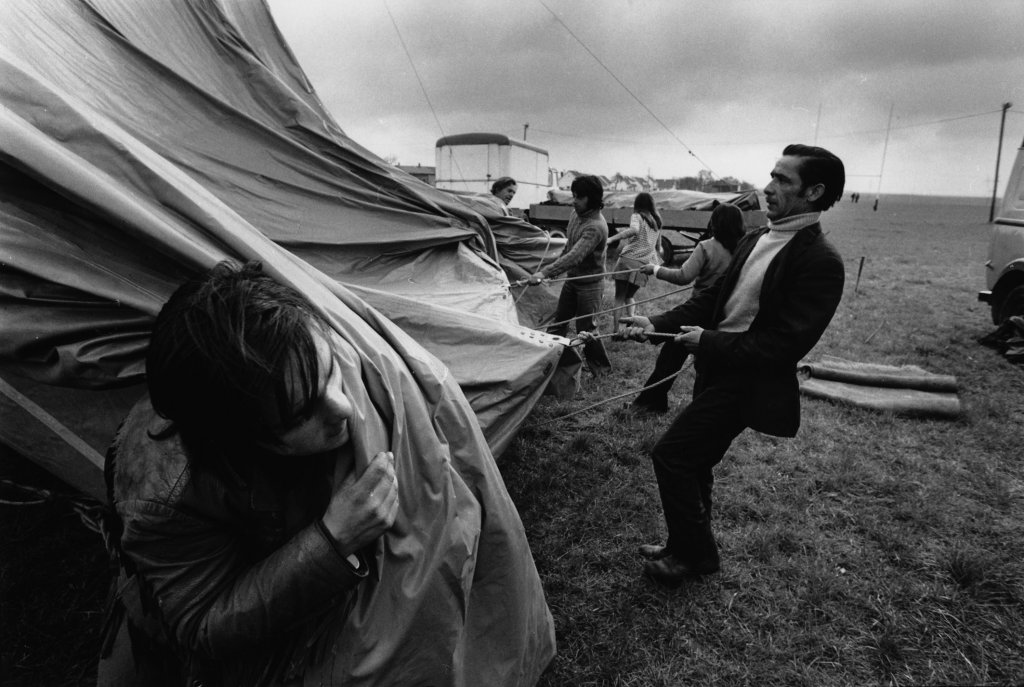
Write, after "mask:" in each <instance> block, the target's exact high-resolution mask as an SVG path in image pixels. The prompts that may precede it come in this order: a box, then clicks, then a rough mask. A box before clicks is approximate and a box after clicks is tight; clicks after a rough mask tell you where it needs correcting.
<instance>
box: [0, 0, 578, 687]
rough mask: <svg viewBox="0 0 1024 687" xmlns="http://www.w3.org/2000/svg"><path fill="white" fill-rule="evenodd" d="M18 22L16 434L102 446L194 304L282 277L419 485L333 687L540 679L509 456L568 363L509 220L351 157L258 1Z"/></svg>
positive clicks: (328, 666) (361, 152)
mask: <svg viewBox="0 0 1024 687" xmlns="http://www.w3.org/2000/svg"><path fill="white" fill-rule="evenodd" d="M0 16H2V20H0V333H2V338H0V373H2V376H3V377H4V379H5V380H7V381H9V382H10V383H11V385H13V386H14V387H17V389H15V390H13V391H12V390H10V389H9V388H8V387H7V386H4V387H3V388H2V389H0V391H3V392H4V394H3V396H2V397H0V402H2V403H7V404H8V405H5V406H3V407H2V408H0V409H2V410H3V411H4V412H3V413H2V415H0V440H4V441H12V442H14V443H16V444H17V445H18V446H19V448H21V449H22V450H25V446H28V448H29V449H32V448H38V446H39V445H41V444H33V443H32V441H31V437H30V433H31V431H32V429H33V425H32V424H31V422H35V421H39V422H41V423H42V424H46V422H43V420H45V418H46V413H47V412H50V413H52V414H53V416H54V417H56V419H57V420H58V424H57V425H54V424H52V423H50V424H49V425H48V426H50V427H51V428H52V429H54V433H58V430H59V429H60V424H59V423H63V425H64V427H67V426H70V427H71V428H72V429H73V430H76V431H77V430H78V429H79V425H81V430H82V434H83V435H87V436H88V437H90V438H91V439H90V440H91V442H92V443H93V445H94V447H95V448H96V449H98V450H103V443H104V442H105V439H104V437H110V436H112V434H113V431H114V429H115V427H116V423H117V421H118V420H119V419H120V416H121V414H122V413H123V412H124V410H125V409H126V405H125V404H126V403H130V402H131V400H132V399H133V398H135V397H136V395H137V394H133V393H128V394H125V393H124V391H125V389H124V387H126V386H128V385H132V384H134V385H136V387H135V388H138V385H139V382H140V380H141V375H142V373H143V354H144V351H145V348H146V343H147V332H148V330H149V327H150V324H151V322H152V318H153V317H154V315H155V314H156V313H157V311H158V310H159V308H160V306H161V305H162V303H163V302H164V301H165V300H166V299H167V297H168V296H169V295H170V293H171V292H172V290H173V289H174V288H175V287H176V286H177V285H178V284H179V283H181V282H182V281H183V280H184V279H185V278H186V277H188V276H190V275H193V274H195V273H197V272H198V271H200V270H204V269H206V268H209V267H211V266H213V265H214V264H216V263H217V262H218V261H220V260H223V259H226V258H231V259H235V260H249V259H257V260H260V261H262V262H263V264H264V266H265V269H266V270H267V271H268V272H270V273H271V274H272V275H274V276H275V277H277V278H278V279H280V280H281V281H282V282H285V283H287V284H290V285H292V286H294V287H295V288H297V289H299V290H300V291H302V292H303V293H304V294H306V295H307V296H308V297H309V298H310V300H311V301H312V302H313V303H315V304H316V305H317V306H318V307H320V308H321V309H322V310H323V311H324V312H325V314H326V315H327V316H328V318H329V319H330V321H331V322H332V324H333V326H334V327H335V329H336V330H337V331H338V333H339V334H340V335H341V337H342V338H343V339H344V340H345V341H346V342H347V343H348V344H349V346H350V347H351V352H350V353H349V354H347V355H348V362H349V365H348V367H346V374H350V375H352V380H351V382H350V383H349V384H347V385H346V386H347V388H350V389H351V388H358V390H359V391H358V393H356V394H355V396H354V397H353V400H354V403H355V404H356V406H357V407H358V408H359V409H360V415H361V416H362V417H363V422H361V423H360V425H359V427H358V428H354V439H353V440H354V444H355V447H356V451H357V454H359V458H357V460H361V461H366V460H368V457H369V456H372V455H373V453H374V452H376V451H379V450H392V451H393V452H394V454H395V460H396V466H397V470H398V473H399V477H400V484H401V485H403V486H402V492H401V499H402V500H401V503H402V513H401V515H400V518H399V523H400V526H398V525H396V528H394V531H393V532H389V533H388V534H386V535H385V537H384V539H385V541H384V543H383V544H382V551H383V553H382V554H381V556H382V558H381V559H380V561H379V564H380V565H381V566H384V567H386V568H387V574H386V575H383V576H380V577H379V579H374V580H369V581H367V583H365V585H364V586H362V587H361V588H360V592H359V596H358V601H357V608H356V609H355V610H353V612H352V613H351V615H350V616H349V617H348V618H347V619H346V622H345V624H344V626H343V627H342V628H341V629H340V632H341V635H340V636H339V641H338V644H337V646H338V651H339V653H338V655H337V656H336V657H334V659H333V661H332V662H328V663H325V664H324V665H318V666H316V667H315V669H314V670H312V671H311V673H310V674H309V675H308V676H307V678H308V680H311V681H313V682H315V683H316V684H346V685H348V684H359V685H374V684H398V683H405V682H408V681H409V680H411V679H414V678H413V676H415V679H416V680H422V681H425V683H429V684H436V685H485V684H486V685H527V684H533V683H534V682H535V681H536V679H537V677H538V676H539V674H540V672H541V671H542V670H543V668H544V666H545V665H546V664H547V663H548V661H549V660H550V658H551V656H552V655H553V652H554V633H553V628H552V624H551V617H550V614H549V613H548V610H547V606H546V604H545V602H544V598H543V593H542V591H541V588H540V580H539V578H538V576H537V572H536V570H535V569H534V566H533V560H532V557H531V555H530V551H529V547H528V545H527V542H526V538H525V533H524V531H523V527H522V524H521V523H520V521H519V517H518V514H517V513H516V509H515V507H514V505H513V504H512V502H511V500H510V499H509V496H508V494H507V492H506V491H505V487H504V484H503V482H502V479H501V476H500V474H499V473H498V470H497V468H496V466H495V463H494V460H493V458H492V452H491V447H494V448H496V449H500V448H501V447H502V446H504V445H505V444H506V443H507V441H508V440H509V439H510V438H511V436H512V435H513V434H514V432H515V431H516V429H517V428H518V426H519V424H520V423H521V422H522V420H523V418H524V417H525V416H526V414H527V413H528V412H529V410H530V409H531V407H532V406H533V404H534V403H535V402H536V399H537V398H538V396H539V395H540V393H541V391H542V388H543V385H544V383H545V382H546V380H547V379H548V377H549V376H550V374H551V373H552V372H553V370H554V364H555V362H556V361H557V359H558V356H559V354H560V353H561V349H562V346H561V345H560V344H559V343H558V340H556V339H555V338H554V337H550V336H547V335H544V334H541V333H539V332H534V331H532V330H528V329H524V328H522V327H520V326H518V324H517V322H516V316H515V310H514V307H513V304H512V297H511V296H510V294H509V291H508V282H507V279H506V277H505V275H504V273H503V272H502V270H501V269H500V267H499V265H498V253H497V250H496V246H495V241H494V238H493V235H492V233H491V230H490V227H489V225H488V223H487V222H486V220H485V219H484V217H483V216H482V215H481V214H480V213H478V212H476V211H474V210H473V209H472V208H471V207H469V206H468V205H467V204H466V203H465V202H463V201H462V200H460V199H458V198H456V197H453V196H450V195H448V194H445V193H444V192H441V191H438V190H436V189H434V188H432V187H430V186H427V185H424V184H422V183H420V182H418V181H416V180H415V179H413V178H412V177H411V176H408V175H405V174H403V173H402V172H400V171H399V170H397V169H395V168H393V167H391V166H389V165H387V164H385V163H384V162H382V161H381V160H380V159H378V158H377V157H376V156H374V155H373V154H372V153H370V152H368V151H366V150H365V149H363V148H362V147H360V146H359V145H358V144H356V143H354V142H353V141H351V140H350V139H348V137H347V136H345V134H344V132H343V131H342V130H341V128H340V127H339V126H338V125H337V124H336V123H335V122H334V121H333V120H332V118H331V116H330V115H329V114H328V113H327V112H326V111H325V110H324V109H323V107H322V106H321V104H320V102H319V100H318V99H317V97H316V95H315V93H314V92H313V90H312V89H311V88H310V86H309V84H308V83H307V82H306V79H305V77H304V76H303V74H302V71H301V69H300V68H299V66H298V64H296V62H295V60H294V58H293V57H292V55H291V53H290V52H289V50H288V48H287V46H285V44H284V42H283V41H282V39H281V36H280V35H279V34H278V32H277V29H276V27H275V26H274V24H273V21H272V19H271V17H270V14H269V11H268V9H267V7H266V5H265V4H264V3H263V2H260V1H259V0H159V1H157V0H147V1H145V2H142V1H137V0H45V1H39V0H0ZM353 97H358V96H357V95H354V96H353ZM55 385H64V386H66V387H77V388H76V389H74V390H73V391H74V393H71V392H68V394H63V393H62V387H60V386H55ZM118 387H120V388H118ZM83 388H84V389H94V390H96V391H93V392H83V391H81V389H83ZM104 389H107V390H108V391H106V392H104V391H103V390H104ZM19 390H20V391H19ZM129 391H130V390H129ZM22 392H24V394H25V395H26V396H31V397H32V398H30V399H29V400H30V402H21V401H20V400H19V399H20V396H19V395H18V394H19V393H22ZM464 392H465V393H464ZM90 393H91V394H92V395H89V394H90ZM83 394H86V395H85V396H83ZM467 397H468V399H469V402H467ZM12 399H14V400H15V406H13V407H12V406H11V405H10V401H11V400H12ZM470 403H471V404H472V407H471V405H470ZM34 404H38V406H36V405H34ZM26 423H27V424H26ZM86 425H88V427H86ZM26 437H29V438H28V439H26ZM19 440H23V441H22V443H18V441H19ZM88 454H89V451H87V450H85V451H81V452H80V454H79V455H80V456H82V457H81V460H86V461H87V462H88V461H90V460H92V459H91V458H89V456H88ZM94 463H95V461H93V462H88V466H87V467H89V468H90V469H93V470H96V469H98V468H97V466H96V465H95V464H94ZM49 467H50V469H51V470H54V471H55V472H57V474H58V475H62V476H63V474H64V470H62V465H61V464H60V463H59V462H57V463H56V464H54V463H50V464H49ZM67 472H68V473H70V472H73V471H72V470H70V469H68V470H67ZM82 483H83V484H87V485H88V488H90V489H94V487H95V482H89V481H88V480H86V481H85V482H82ZM414 638H415V639H416V641H411V640H412V639H414ZM424 638H429V639H430V641H429V642H427V643H426V644H424V642H423V639H424ZM428 645H429V646H428ZM428 649H429V650H428ZM403 676H404V677H403Z"/></svg>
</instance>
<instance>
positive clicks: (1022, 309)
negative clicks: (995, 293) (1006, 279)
mask: <svg viewBox="0 0 1024 687" xmlns="http://www.w3.org/2000/svg"><path fill="white" fill-rule="evenodd" d="M1014 315H1024V284H1021V285H1020V286H1015V287H1013V288H1012V289H1010V292H1009V293H1008V294H1006V298H1004V299H1003V300H1002V301H1000V303H999V310H998V312H997V313H996V316H995V318H994V319H995V321H996V324H1002V323H1003V322H1006V321H1007V320H1008V319H1010V318H1011V317H1013V316H1014Z"/></svg>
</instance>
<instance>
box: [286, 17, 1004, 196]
mask: <svg viewBox="0 0 1024 687" xmlns="http://www.w3.org/2000/svg"><path fill="white" fill-rule="evenodd" d="M270 6H271V9H272V11H273V14H274V17H275V20H276V21H277V23H278V26H279V27H280V29H281V31H282V32H283V33H284V36H285V39H286V40H287V41H288V43H289V45H290V46H291V47H292V50H293V51H294V52H295V54H296V56H297V58H298V60H299V63H300V64H301V65H302V67H303V69H304V70H305V72H306V74H307V75H308V76H309V78H310V80H311V81H312V82H313V85H314V87H315V88H316V89H317V92H318V93H319V95H320V98H321V100H322V101H323V102H324V104H325V106H326V107H327V109H328V110H329V111H330V112H331V114H332V115H333V116H334V117H335V119H336V120H337V121H338V123H339V124H340V125H341V127H342V128H343V129H344V130H345V132H346V133H347V134H348V135H349V136H350V137H351V138H353V139H354V140H355V141H357V142H358V143H360V144H362V145H363V146H365V147H367V148H369V149H370V150H372V151H373V152H375V153H377V154H378V155H380V156H381V157H390V156H393V157H396V158H397V159H398V161H399V162H400V163H401V164H424V165H433V164H434V144H435V143H436V141H437V139H438V138H440V137H441V136H444V135H451V134H458V133H467V132H481V131H482V132H494V133H502V134H506V135H508V136H510V137H513V138H517V139H522V138H523V134H524V128H523V127H524V125H525V124H529V129H528V130H527V133H526V140H527V141H528V142H529V143H531V144H533V145H536V146H539V147H542V148H544V149H546V150H547V151H548V152H549V154H550V164H551V166H552V167H555V168H557V169H577V170H581V171H585V172H590V173H594V174H605V175H612V174H615V173H616V172H618V173H622V174H629V175H645V174H647V173H648V172H649V173H650V174H652V175H653V176H655V177H673V176H687V175H695V174H696V173H697V172H698V170H700V169H702V168H703V169H710V170H711V171H712V172H713V173H714V174H715V175H716V176H719V177H721V176H734V177H738V178H740V179H743V180H746V181H750V182H752V183H754V184H757V185H759V186H761V185H763V184H765V183H766V182H767V181H768V172H769V171H770V169H771V167H772V165H773V164H774V161H775V159H776V158H777V157H778V155H779V154H780V152H781V149H782V148H783V146H784V145H785V144H787V143H792V142H803V143H812V144H813V143H817V144H818V145H821V146H824V147H827V148H829V149H831V150H832V151H833V152H835V153H836V154H837V155H839V156H840V157H841V158H843V160H844V161H845V163H846V171H847V175H848V180H847V188H848V189H849V190H860V191H862V192H866V193H874V192H875V191H876V189H877V187H878V179H879V174H880V173H881V192H882V193H883V194H884V193H887V192H888V193H922V194H942V195H978V196H987V195H990V194H991V192H992V184H993V174H994V172H995V162H996V149H997V147H998V146H997V144H998V140H999V138H998V136H999V122H1000V114H999V112H1000V107H1001V105H1002V104H1003V103H1004V102H1012V103H1013V104H1014V107H1013V108H1011V109H1010V111H1009V113H1008V115H1007V118H1006V133H1005V137H1004V145H1003V162H1002V166H1001V170H1000V189H999V192H1000V194H1002V191H1003V188H1002V187H1003V186H1004V182H1005V180H1006V177H1007V176H1008V174H1009V167H1010V163H1011V162H1012V160H1013V157H1014V154H1015V151H1016V149H1017V147H1018V146H1019V145H1020V144H1021V141H1022V138H1024V0H852V1H851V0H756V1H755V0H748V1H741V0H701V1H699V2H697V1H694V0H658V1H655V0H619V1H612V0H521V1H515V0H503V1H501V2H498V1H496V0H493V1H492V0H433V1H431V2H423V1H422V0H386V1H385V0H270ZM389 10H390V13H389ZM392 17H393V21H392ZM396 26H397V30H396ZM403 41H404V46H403ZM410 58H411V59H410ZM414 65H415V69H414ZM602 65H603V66H602ZM421 83H422V87H421ZM424 91H425V94H424ZM890 108H891V111H892V113H893V114H892V126H891V130H890V134H889V142H888V147H887V148H886V147H885V139H886V129H887V122H888V120H889V113H890ZM883 148H885V155H884V164H883Z"/></svg>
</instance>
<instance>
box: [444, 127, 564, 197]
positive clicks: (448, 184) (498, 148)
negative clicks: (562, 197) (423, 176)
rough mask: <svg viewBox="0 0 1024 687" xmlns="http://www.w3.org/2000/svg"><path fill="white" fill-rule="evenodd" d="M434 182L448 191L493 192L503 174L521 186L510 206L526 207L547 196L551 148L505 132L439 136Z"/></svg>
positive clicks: (549, 181)
mask: <svg viewBox="0 0 1024 687" xmlns="http://www.w3.org/2000/svg"><path fill="white" fill-rule="evenodd" d="M434 157H435V167H436V171H435V174H436V177H435V181H434V185H435V186H436V187H437V188H441V189H445V190H448V191H468V192H473V193H490V191H491V184H493V183H494V182H495V181H496V180H497V179H499V178H500V177H512V178H513V179H515V180H516V185H517V186H518V187H519V188H518V190H517V191H516V195H515V197H514V198H513V199H512V203H511V204H510V206H511V207H512V208H514V209H518V210H525V209H526V208H527V207H529V206H530V204H531V203H541V202H543V201H545V200H547V196H548V189H549V188H550V186H551V174H550V171H549V169H548V151H546V150H544V149H543V148H538V147H537V146H533V145H530V144H529V143H526V142H525V141H517V140H515V139H512V138H509V137H508V136H505V135H503V134H487V133H471V134H456V135H453V136H445V137H443V138H439V139H438V140H437V143H436V145H435V147H434Z"/></svg>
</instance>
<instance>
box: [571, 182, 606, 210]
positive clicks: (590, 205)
mask: <svg viewBox="0 0 1024 687" xmlns="http://www.w3.org/2000/svg"><path fill="white" fill-rule="evenodd" d="M569 189H570V190H571V191H572V193H573V195H574V196H583V197H584V198H586V199H587V210H588V211H590V210H600V209H601V208H603V207H604V187H603V186H602V185H601V180H600V179H598V178H597V177H595V176H594V175H592V174H584V175H582V176H578V177H576V178H575V179H573V180H572V186H570V187H569Z"/></svg>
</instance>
